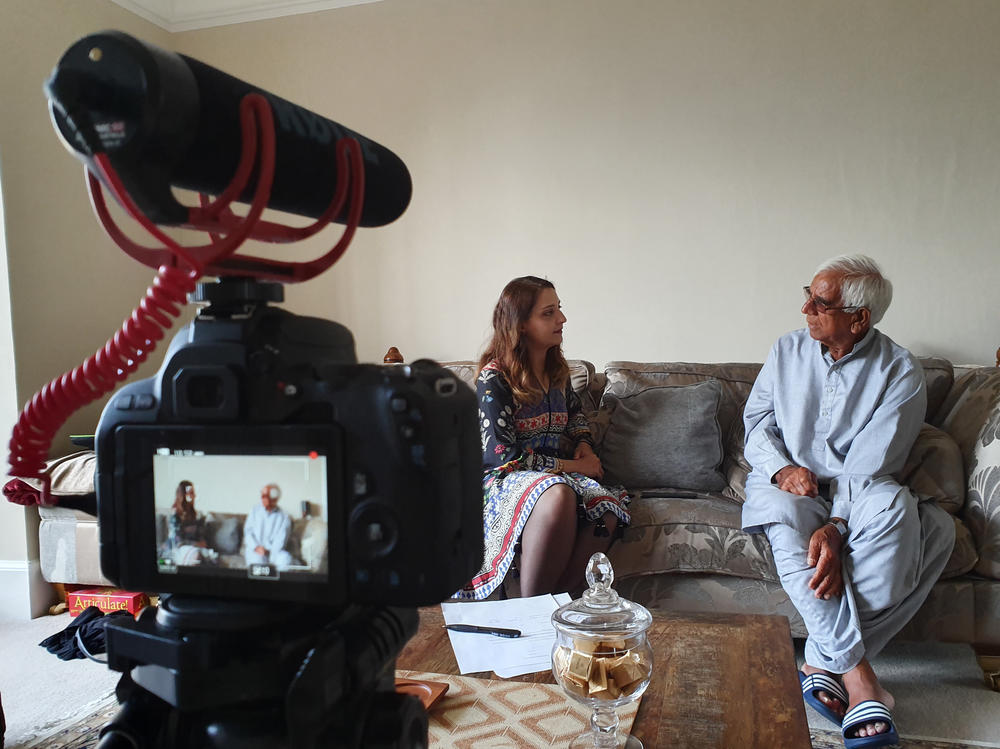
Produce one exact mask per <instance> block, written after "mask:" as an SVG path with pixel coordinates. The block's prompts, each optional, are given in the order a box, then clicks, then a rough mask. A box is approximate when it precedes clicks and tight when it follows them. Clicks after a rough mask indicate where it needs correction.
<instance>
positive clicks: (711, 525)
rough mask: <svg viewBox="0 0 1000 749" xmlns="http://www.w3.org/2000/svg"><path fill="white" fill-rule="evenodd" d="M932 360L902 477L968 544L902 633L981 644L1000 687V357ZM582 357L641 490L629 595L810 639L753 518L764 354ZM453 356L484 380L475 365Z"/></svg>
mask: <svg viewBox="0 0 1000 749" xmlns="http://www.w3.org/2000/svg"><path fill="white" fill-rule="evenodd" d="M920 363H921V364H922V366H923V369H924V374H925V378H926V383H927V393H928V405H927V415H926V423H925V424H924V426H923V427H922V429H921V432H920V435H919V437H918V439H917V441H916V443H915V445H914V447H913V449H912V451H911V453H910V456H909V459H908V461H907V464H906V466H905V467H904V469H903V471H902V474H901V475H900V476H899V477H898V478H899V480H900V481H901V482H902V483H905V484H907V485H908V486H910V487H911V488H912V489H913V490H914V491H916V492H918V493H920V494H924V495H930V496H932V497H934V498H935V499H936V501H937V502H938V503H939V504H940V506H941V507H943V508H944V509H945V510H946V511H947V512H948V513H949V514H950V515H951V516H952V518H953V521H954V523H955V530H956V542H955V547H954V550H953V552H952V555H951V559H950V560H949V562H948V564H947V566H946V569H945V570H944V572H943V573H942V576H941V579H940V580H939V581H938V582H937V583H936V584H935V586H934V588H933V590H932V592H931V594H930V595H929V597H928V599H927V601H926V602H925V603H924V605H923V607H922V608H921V609H920V611H919V612H918V613H917V615H916V616H915V617H914V618H913V620H912V621H911V622H910V623H909V624H908V625H907V626H906V627H905V628H904V630H903V631H902V632H900V634H899V635H898V636H897V638H898V639H908V640H938V641H945V642H962V643H969V644H971V645H972V646H973V647H974V648H975V650H976V653H977V658H978V660H979V663H980V665H981V666H982V668H983V672H984V676H985V678H986V681H987V684H988V685H989V686H990V687H991V688H993V689H996V690H1000V368H994V367H969V366H953V365H952V363H951V362H949V361H947V360H945V359H940V358H921V359H920ZM570 365H571V375H572V385H573V388H574V389H575V390H576V391H577V393H578V394H579V395H580V399H581V402H582V403H583V407H584V409H585V411H586V412H587V414H588V417H589V419H590V422H591V429H592V432H593V436H594V438H595V443H596V444H595V447H596V448H597V452H598V454H599V455H600V456H601V460H602V463H603V466H604V470H605V483H609V484H610V483H617V484H620V485H623V486H625V488H626V489H628V490H629V493H630V494H631V496H632V497H633V500H632V505H631V512H632V523H631V525H630V526H629V527H628V528H627V529H626V530H625V532H624V536H623V537H622V538H621V539H620V540H618V541H617V542H615V544H614V545H613V546H612V547H611V550H610V552H609V557H610V559H611V562H612V564H613V566H614V570H615V579H616V582H615V587H616V588H617V590H618V591H619V593H620V594H622V595H624V596H625V597H626V598H629V599H631V600H634V601H637V602H639V603H641V604H643V605H644V606H646V607H647V608H649V609H651V610H653V611H656V610H669V611H689V612H699V611H712V612H720V611H722V612H732V613H760V614H780V615H783V616H786V617H788V619H789V622H790V624H791V629H792V634H793V636H795V637H805V636H806V630H805V627H804V625H803V623H802V619H801V618H800V617H799V615H798V613H797V612H796V610H795V608H794V607H793V606H792V604H791V602H790V601H789V598H788V596H787V595H786V594H785V593H784V591H783V590H782V588H781V585H780V583H779V581H778V577H777V573H776V571H775V567H774V560H773V558H772V556H771V550H770V546H769V544H768V542H767V538H766V536H764V535H763V534H748V533H745V532H743V531H742V530H741V527H740V515H741V505H742V502H743V500H744V498H745V494H744V484H745V481H746V477H747V474H748V473H749V471H750V466H749V465H748V464H747V462H746V461H745V460H744V457H743V441H744V428H743V419H742V413H743V406H744V404H745V403H746V399H747V396H748V395H749V393H750V388H751V386H752V385H753V382H754V379H755V378H756V376H757V373H758V371H759V370H760V367H761V365H760V364H752V363H749V364H738V363H727V364H696V363H681V362H678V363H665V362H655V363H640V362H629V361H614V362H610V363H608V364H607V365H606V366H605V368H604V371H603V372H598V371H596V369H595V367H594V365H593V364H591V363H590V362H587V361H582V360H574V361H571V362H570ZM445 366H447V367H449V368H450V369H451V370H452V371H454V372H455V373H456V375H457V376H459V377H460V378H461V379H462V380H464V381H465V382H467V383H468V384H469V385H470V386H472V387H474V386H475V378H476V375H477V371H476V364H475V363H474V362H471V361H454V362H446V363H445ZM515 584H516V583H515Z"/></svg>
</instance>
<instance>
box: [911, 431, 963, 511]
mask: <svg viewBox="0 0 1000 749" xmlns="http://www.w3.org/2000/svg"><path fill="white" fill-rule="evenodd" d="M898 479H899V483H901V484H905V485H906V486H908V487H910V489H912V490H913V491H914V492H916V493H917V494H922V495H925V496H928V497H933V498H934V499H935V500H936V501H937V503H938V505H940V506H941V509H943V510H945V511H946V512H948V513H949V514H951V515H954V514H956V513H957V512H959V511H960V510H961V509H962V505H964V504H965V467H964V466H963V465H962V453H961V451H960V450H959V449H958V444H956V442H955V440H953V439H952V438H951V435H949V434H948V433H947V432H945V431H942V430H941V429H938V428H936V427H932V426H931V425H930V424H924V425H923V426H922V427H920V434H918V435H917V439H916V442H914V443H913V448H912V449H911V450H910V454H909V456H908V457H907V458H906V465H905V466H903V470H902V471H900V474H899V476H898Z"/></svg>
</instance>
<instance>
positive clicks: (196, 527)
mask: <svg viewBox="0 0 1000 749" xmlns="http://www.w3.org/2000/svg"><path fill="white" fill-rule="evenodd" d="M194 499H195V492H194V484H192V483H191V482H190V481H181V482H180V483H179V484H178V485H177V490H176V492H175V493H174V504H173V508H172V512H171V513H170V517H169V518H168V519H167V520H168V523H169V531H168V536H167V546H168V548H170V549H171V550H172V551H173V557H174V561H175V562H177V563H178V564H198V563H199V562H200V561H201V559H202V557H204V556H208V555H207V554H204V553H201V552H199V550H200V549H205V547H207V546H208V544H206V543H205V527H204V526H205V518H204V516H202V515H201V514H200V513H199V512H198V511H197V510H195V508H194ZM191 547H196V548H191Z"/></svg>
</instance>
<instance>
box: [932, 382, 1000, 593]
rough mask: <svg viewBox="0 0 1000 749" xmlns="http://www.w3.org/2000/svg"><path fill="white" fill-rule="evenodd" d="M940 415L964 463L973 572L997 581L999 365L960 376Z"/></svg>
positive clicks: (965, 513) (999, 540)
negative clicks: (975, 552)
mask: <svg viewBox="0 0 1000 749" xmlns="http://www.w3.org/2000/svg"><path fill="white" fill-rule="evenodd" d="M940 415H941V418H940V423H941V428H942V429H944V430H945V431H946V432H948V433H949V434H950V435H951V436H952V437H953V438H954V440H955V442H956V443H957V444H958V448H959V451H960V452H961V454H962V460H963V463H964V465H965V473H966V476H967V479H966V498H965V507H964V508H963V510H962V513H961V517H962V519H963V520H964V521H965V523H966V525H967V526H968V527H969V530H970V531H971V533H972V537H973V539H974V540H975V543H976V548H977V549H978V550H979V562H978V563H977V564H976V566H975V571H976V572H978V573H979V574H980V575H983V576H984V577H989V578H992V579H994V580H1000V369H997V368H987V367H984V368H982V369H977V370H973V371H971V372H968V373H967V374H965V375H963V376H962V377H961V378H959V380H958V381H957V382H956V383H955V385H954V387H953V388H952V390H951V392H950V393H949V394H948V397H947V399H946V400H945V402H944V404H943V405H942V406H941V412H940Z"/></svg>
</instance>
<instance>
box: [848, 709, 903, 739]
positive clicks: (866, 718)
mask: <svg viewBox="0 0 1000 749" xmlns="http://www.w3.org/2000/svg"><path fill="white" fill-rule="evenodd" d="M875 721H883V722H885V723H888V724H889V730H888V731H886V732H885V733H877V734H875V735H874V736H855V737H853V738H848V736H847V734H848V733H850V731H851V729H852V728H857V727H858V726H859V725H861V724H863V723H874V722H875ZM840 730H841V732H842V733H843V735H844V746H845V747H847V749H873V747H877V746H892V745H893V744H898V743H899V734H898V733H896V724H895V723H893V722H892V713H890V712H889V708H887V707H886V706H885V705H883V704H882V703H881V702H879V701H878V700H865V701H864V702H859V703H858V704H857V705H855V706H854V707H852V708H851V709H850V710H848V711H847V714H846V715H844V723H843V725H842V726H841V728H840Z"/></svg>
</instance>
